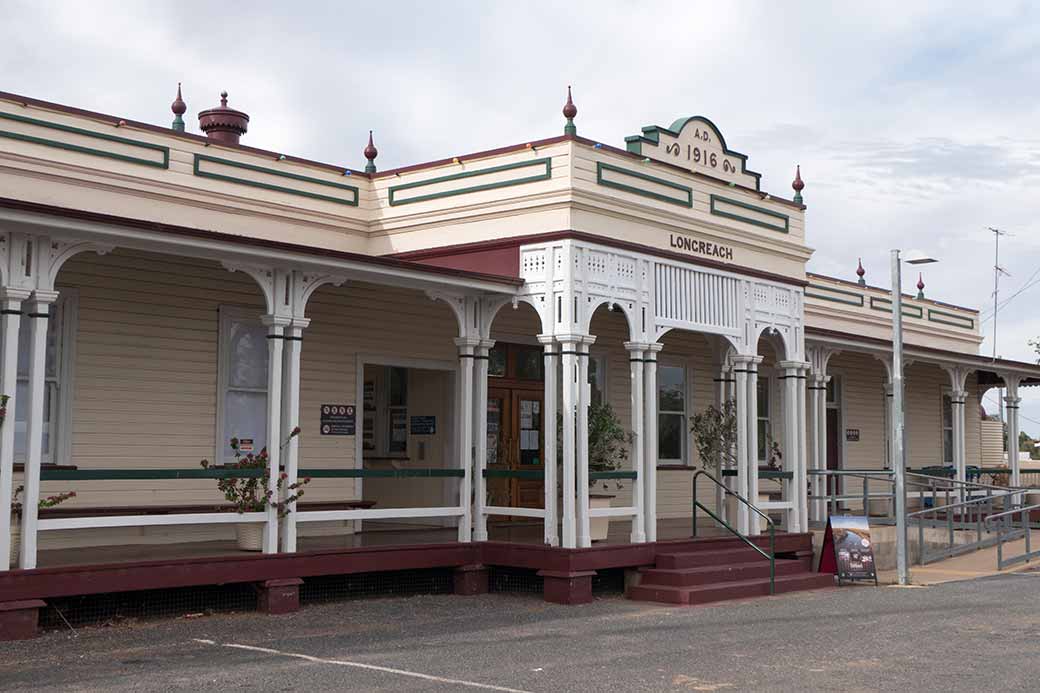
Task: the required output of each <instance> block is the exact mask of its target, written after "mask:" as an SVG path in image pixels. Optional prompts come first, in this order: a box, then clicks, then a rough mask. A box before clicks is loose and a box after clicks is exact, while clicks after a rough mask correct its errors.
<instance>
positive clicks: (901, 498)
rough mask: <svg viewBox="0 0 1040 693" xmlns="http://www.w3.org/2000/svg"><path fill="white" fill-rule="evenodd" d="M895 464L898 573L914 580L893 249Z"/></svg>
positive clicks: (898, 279) (898, 282) (898, 280)
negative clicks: (909, 563) (907, 527)
mask: <svg viewBox="0 0 1040 693" xmlns="http://www.w3.org/2000/svg"><path fill="white" fill-rule="evenodd" d="M891 259H892V370H891V375H892V378H891V379H892V418H891V419H890V425H891V426H892V438H891V440H892V468H893V469H894V470H895V482H896V483H895V494H896V573H897V576H898V579H899V584H900V585H908V584H910V569H909V566H908V565H907V559H908V553H909V545H908V543H907V536H906V459H905V456H904V454H903V453H904V449H903V431H904V429H903V275H902V261H901V260H900V258H899V251H898V250H893V251H892V258H891Z"/></svg>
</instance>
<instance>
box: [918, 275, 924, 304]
mask: <svg viewBox="0 0 1040 693" xmlns="http://www.w3.org/2000/svg"><path fill="white" fill-rule="evenodd" d="M917 297H918V298H924V276H923V275H922V274H921V273H920V272H918V273H917Z"/></svg>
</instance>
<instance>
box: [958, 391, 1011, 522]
mask: <svg viewBox="0 0 1040 693" xmlns="http://www.w3.org/2000/svg"><path fill="white" fill-rule="evenodd" d="M967 396H968V393H967V392H965V391H964V390H962V389H955V390H952V391H951V392H950V409H951V412H950V413H951V414H953V463H954V466H955V467H956V469H957V481H960V482H961V484H964V483H966V482H967V481H968V465H967V459H966V455H965V454H964V453H965V451H964V447H965V445H964V401H965V399H967ZM1009 447H1010V446H1009ZM957 500H958V501H961V502H963V501H965V500H967V498H966V497H965V487H964V486H963V485H962V486H960V487H959V490H958V493H957Z"/></svg>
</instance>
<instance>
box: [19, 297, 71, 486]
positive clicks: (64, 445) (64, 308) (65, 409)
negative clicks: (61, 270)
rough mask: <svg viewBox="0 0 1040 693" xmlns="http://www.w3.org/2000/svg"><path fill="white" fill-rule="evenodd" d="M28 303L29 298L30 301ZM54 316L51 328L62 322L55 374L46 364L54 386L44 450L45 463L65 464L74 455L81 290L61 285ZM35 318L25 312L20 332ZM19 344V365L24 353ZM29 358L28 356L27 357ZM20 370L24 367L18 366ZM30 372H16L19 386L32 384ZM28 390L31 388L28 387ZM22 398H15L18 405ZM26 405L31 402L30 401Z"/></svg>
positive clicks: (47, 378) (21, 455)
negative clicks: (73, 401)
mask: <svg viewBox="0 0 1040 693" xmlns="http://www.w3.org/2000/svg"><path fill="white" fill-rule="evenodd" d="M26 303H28V301H27V302H26ZM49 312H50V315H51V317H50V318H49V319H48V329H50V324H52V321H53V320H54V316H55V315H57V319H58V321H59V322H60V324H59V326H58V328H57V332H56V333H55V343H54V361H55V363H54V375H53V376H48V375H47V374H46V366H44V371H45V372H44V382H45V385H46V387H47V389H48V390H50V398H49V399H50V408H49V412H48V414H49V417H48V418H49V424H50V428H49V430H48V446H47V450H44V451H41V454H40V464H41V465H48V466H53V465H64V464H69V463H70V462H71V459H72V436H71V435H70V432H71V430H72V429H71V421H72V399H73V397H72V393H73V392H75V364H76V335H77V333H78V329H79V290H78V289H74V288H71V289H60V290H59V293H58V298H57V300H56V301H55V303H54V304H53V305H52V306H51V308H50V311H49ZM30 321H31V318H28V317H27V316H26V315H25V313H24V306H23V315H22V319H21V322H20V323H19V327H18V330H19V333H20V332H21V331H22V330H31V329H32V328H31V322H30ZM20 352H21V349H20V348H19V355H18V358H19V365H20V362H21V358H22V354H21V353H20ZM27 358H28V357H27ZM18 370H21V369H20V368H18ZM28 380H29V376H28V374H26V376H25V377H24V378H23V377H22V376H21V375H20V374H16V376H15V387H17V386H18V384H20V383H22V382H25V383H26V384H28ZM27 391H28V388H27ZM17 406H18V401H17V400H15V409H17ZM25 406H28V402H26V404H25ZM12 414H13V415H12V416H11V424H12V425H17V413H16V412H12ZM14 461H15V462H18V463H20V464H24V463H25V461H26V453H25V452H21V453H18V452H15V455H14Z"/></svg>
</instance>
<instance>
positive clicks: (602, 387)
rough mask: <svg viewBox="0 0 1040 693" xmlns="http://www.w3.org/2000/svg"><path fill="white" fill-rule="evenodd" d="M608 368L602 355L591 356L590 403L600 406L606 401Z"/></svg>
mask: <svg viewBox="0 0 1040 693" xmlns="http://www.w3.org/2000/svg"><path fill="white" fill-rule="evenodd" d="M606 376H607V368H606V365H605V359H604V357H603V356H602V355H594V356H589V390H590V391H591V394H590V395H589V404H591V405H592V406H594V407H598V406H599V405H601V404H603V403H604V402H605V401H606V384H607V383H606V380H607V377H606Z"/></svg>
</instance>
